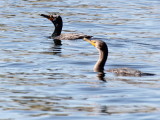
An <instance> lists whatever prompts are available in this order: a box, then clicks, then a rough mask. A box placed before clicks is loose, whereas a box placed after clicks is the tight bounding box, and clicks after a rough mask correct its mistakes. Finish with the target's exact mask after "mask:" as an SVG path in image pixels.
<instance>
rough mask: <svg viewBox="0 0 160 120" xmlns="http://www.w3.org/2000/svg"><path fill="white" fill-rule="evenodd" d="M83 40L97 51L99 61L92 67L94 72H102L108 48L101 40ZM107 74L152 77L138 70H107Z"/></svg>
mask: <svg viewBox="0 0 160 120" xmlns="http://www.w3.org/2000/svg"><path fill="white" fill-rule="evenodd" d="M83 40H85V41H87V42H89V43H90V44H92V45H93V46H94V47H95V48H97V50H98V51H99V59H98V61H97V63H96V64H95V66H94V71H95V72H103V71H104V66H105V63H106V61H107V58H108V46H107V44H106V43H105V42H104V41H102V40H89V39H87V38H83ZM107 71H108V72H113V73H115V74H116V75H120V76H149V75H154V74H152V73H143V72H141V71H139V70H135V69H132V68H115V69H110V70H107Z"/></svg>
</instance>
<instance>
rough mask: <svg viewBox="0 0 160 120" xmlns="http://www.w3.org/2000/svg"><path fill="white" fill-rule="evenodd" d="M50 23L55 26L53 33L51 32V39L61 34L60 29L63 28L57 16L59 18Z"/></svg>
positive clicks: (60, 19)
mask: <svg viewBox="0 0 160 120" xmlns="http://www.w3.org/2000/svg"><path fill="white" fill-rule="evenodd" d="M52 23H53V24H54V26H55V29H54V32H53V34H52V37H56V36H59V35H60V34H61V31H62V27H63V21H62V18H61V17H60V16H59V17H58V18H57V20H56V21H52Z"/></svg>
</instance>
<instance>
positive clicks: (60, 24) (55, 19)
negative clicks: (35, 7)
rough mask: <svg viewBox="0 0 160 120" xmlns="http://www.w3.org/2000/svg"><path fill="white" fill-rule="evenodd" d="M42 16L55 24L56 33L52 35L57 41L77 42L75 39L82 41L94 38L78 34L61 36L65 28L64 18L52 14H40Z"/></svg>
mask: <svg viewBox="0 0 160 120" xmlns="http://www.w3.org/2000/svg"><path fill="white" fill-rule="evenodd" d="M40 16H43V17H45V18H47V19H49V20H50V21H51V22H52V23H53V24H54V27H55V29H54V32H53V33H52V36H51V38H53V39H57V40H75V39H82V38H84V37H85V38H91V37H92V36H90V35H85V34H82V33H81V34H78V33H65V34H61V32H62V27H63V21H62V17H61V16H60V15H58V14H56V13H53V14H50V15H45V14H40Z"/></svg>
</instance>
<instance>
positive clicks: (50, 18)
mask: <svg viewBox="0 0 160 120" xmlns="http://www.w3.org/2000/svg"><path fill="white" fill-rule="evenodd" d="M40 16H42V17H45V18H47V19H49V20H51V21H53V20H54V17H52V16H51V15H45V14H40Z"/></svg>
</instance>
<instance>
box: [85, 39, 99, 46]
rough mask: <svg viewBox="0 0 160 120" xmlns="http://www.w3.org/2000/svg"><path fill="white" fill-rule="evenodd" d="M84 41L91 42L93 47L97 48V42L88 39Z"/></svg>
mask: <svg viewBox="0 0 160 120" xmlns="http://www.w3.org/2000/svg"><path fill="white" fill-rule="evenodd" d="M83 40H84V41H87V42H89V43H90V44H91V45H93V46H94V47H95V46H96V42H95V41H94V40H89V39H87V38H83Z"/></svg>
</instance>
